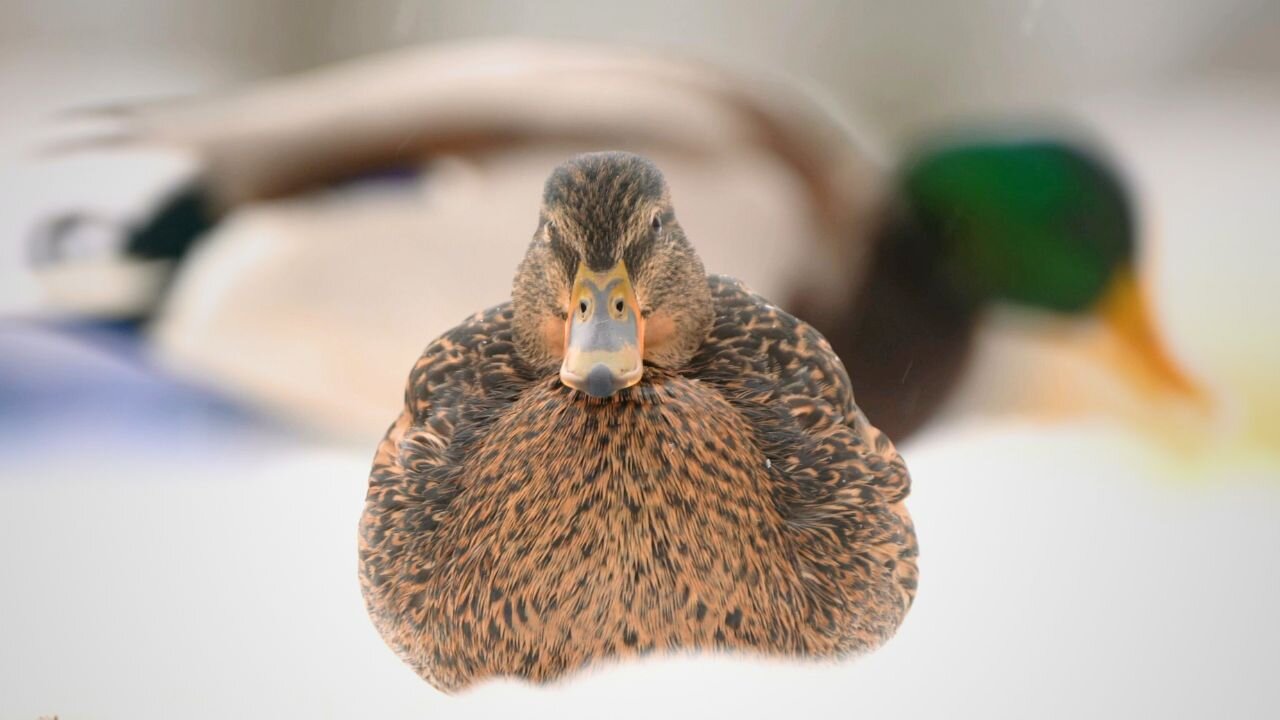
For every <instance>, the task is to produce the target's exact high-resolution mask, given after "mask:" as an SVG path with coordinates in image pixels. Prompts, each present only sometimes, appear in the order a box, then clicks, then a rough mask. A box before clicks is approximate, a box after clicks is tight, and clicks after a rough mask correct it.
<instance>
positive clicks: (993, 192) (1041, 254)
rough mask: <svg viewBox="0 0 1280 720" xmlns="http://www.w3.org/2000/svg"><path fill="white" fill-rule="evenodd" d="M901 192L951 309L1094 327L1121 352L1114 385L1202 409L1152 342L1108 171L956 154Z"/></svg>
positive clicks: (930, 161)
mask: <svg viewBox="0 0 1280 720" xmlns="http://www.w3.org/2000/svg"><path fill="white" fill-rule="evenodd" d="M901 187H902V195H903V198H904V199H905V201H906V202H907V204H908V205H909V206H910V211H911V214H912V216H913V217H914V218H915V219H916V221H917V222H919V223H920V224H921V225H922V226H923V227H922V229H923V230H924V232H923V233H922V234H920V235H919V238H921V239H922V240H923V242H927V243H929V244H930V245H931V247H929V248H928V249H926V250H925V252H926V253H927V254H929V255H931V256H932V257H933V258H934V259H935V260H934V270H935V272H937V274H938V275H939V277H938V278H937V280H938V281H940V282H941V283H942V284H944V285H946V286H948V287H950V288H952V289H953V290H954V292H955V296H956V297H958V298H962V299H963V301H964V302H967V303H969V304H971V305H972V306H975V307H976V306H981V305H985V304H990V303H1010V304H1013V305H1022V306H1026V307H1032V308H1039V309H1042V310H1048V311H1051V312H1056V313H1061V314H1066V315H1079V316H1089V315H1092V316H1094V317H1098V318H1100V319H1101V320H1102V321H1103V322H1104V323H1105V325H1106V326H1108V327H1109V328H1110V329H1111V332H1112V334H1113V335H1114V336H1115V337H1117V338H1118V339H1119V340H1120V342H1121V344H1122V346H1123V347H1124V348H1126V351H1125V352H1124V353H1123V355H1122V356H1120V357H1117V358H1116V359H1114V360H1110V361H1108V364H1111V365H1117V366H1118V367H1117V370H1118V371H1119V372H1120V374H1121V375H1122V376H1126V377H1128V378H1129V379H1130V380H1131V381H1132V382H1134V383H1135V384H1137V385H1139V386H1141V387H1144V388H1145V389H1147V390H1148V391H1151V392H1153V393H1157V394H1160V393H1168V394H1172V395H1176V396H1180V397H1192V398H1196V397H1198V393H1199V390H1198V388H1197V387H1196V385H1195V383H1194V382H1192V381H1191V380H1190V379H1189V378H1188V377H1187V376H1186V375H1185V374H1184V373H1183V371H1182V369H1181V368H1180V367H1179V365H1178V363H1177V362H1176V361H1175V360H1174V359H1173V358H1171V357H1170V355H1169V353H1168V352H1167V350H1166V348H1165V347H1164V345H1163V343H1162V342H1161V340H1160V333H1159V332H1158V331H1157V330H1156V324H1155V321H1154V314H1153V312H1152V311H1151V308H1150V306H1149V304H1148V300H1147V298H1146V295H1145V293H1144V292H1143V288H1142V286H1141V284H1140V283H1139V278H1138V273H1137V266H1138V261H1139V258H1138V253H1137V247H1136V242H1135V238H1136V237H1137V230H1136V228H1135V220H1134V217H1133V210H1132V208H1131V204H1130V201H1129V199H1128V195H1129V194H1128V192H1127V191H1126V190H1125V188H1124V186H1123V183H1122V181H1121V180H1120V178H1119V177H1117V176H1116V174H1115V173H1114V172H1113V171H1112V170H1111V169H1110V168H1109V166H1108V164H1107V163H1106V162H1104V161H1103V160H1101V159H1099V158H1096V157H1094V156H1093V155H1092V154H1090V153H1089V152H1086V151H1084V150H1082V149H1080V148H1078V147H1075V146H1073V145H1070V144H1067V143H1062V142H1055V141H1051V140H1036V139H1030V140H1020V139H1016V138H1011V139H1004V140H990V141H986V142H967V143H966V142H962V143H956V144H954V145H950V146H943V147H940V148H934V149H932V150H931V151H929V152H926V153H923V154H921V155H920V156H919V157H917V158H916V159H915V160H914V161H913V162H909V163H907V164H906V166H905V170H904V172H903V174H902V178H901Z"/></svg>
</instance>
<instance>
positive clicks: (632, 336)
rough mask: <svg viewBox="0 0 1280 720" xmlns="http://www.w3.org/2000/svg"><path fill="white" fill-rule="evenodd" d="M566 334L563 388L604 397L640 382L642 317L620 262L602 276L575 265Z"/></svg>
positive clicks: (642, 342) (584, 265)
mask: <svg viewBox="0 0 1280 720" xmlns="http://www.w3.org/2000/svg"><path fill="white" fill-rule="evenodd" d="M564 333H565V344H564V363H563V364H561V365H560V381H561V382H563V383H564V384H565V385H568V386H569V387H571V388H573V389H575V390H581V391H582V392H585V393H586V394H588V395H590V396H592V397H598V398H602V397H608V396H610V395H612V394H614V393H615V392H617V391H619V390H621V389H623V388H626V387H631V386H632V385H635V384H636V383H638V382H640V378H641V376H642V375H644V364H643V362H642V358H643V357H644V318H642V317H640V306H639V304H638V303H637V302H636V296H635V292H634V290H633V289H632V287H631V277H630V276H629V275H628V274H627V268H626V265H625V264H624V263H622V262H619V263H618V264H617V265H614V266H613V267H612V268H610V269H609V270H607V271H605V272H593V271H591V270H590V269H588V268H587V266H586V264H585V263H583V264H581V265H579V266H578V273H577V277H575V278H574V281H573V290H572V291H571V292H570V294H569V319H568V320H567V321H566V322H565V330H564Z"/></svg>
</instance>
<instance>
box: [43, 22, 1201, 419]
mask: <svg viewBox="0 0 1280 720" xmlns="http://www.w3.org/2000/svg"><path fill="white" fill-rule="evenodd" d="M458 68H465V70H464V71H462V72H459V71H458ZM619 89H625V91H624V92H618V90H619ZM353 96H356V97H360V96H363V97H362V98H360V100H358V101H353ZM603 98H608V100H607V101H603ZM374 107H376V108H377V112H376V113H375V112H370V111H369V110H368V108H374ZM94 114H96V115H99V116H102V117H104V118H105V119H107V120H109V121H111V122H112V123H113V126H112V127H111V130H110V131H109V132H108V133H106V134H104V135H102V136H99V137H97V138H93V137H90V138H85V139H82V140H81V141H80V142H78V143H71V144H70V147H71V148H73V149H83V148H84V147H85V146H89V147H92V146H93V145H95V144H97V143H126V144H129V145H132V146H142V147H146V146H165V147H171V148H178V149H181V150H184V151H188V152H190V153H192V154H193V155H194V156H195V157H196V158H198V161H199V165H198V167H199V170H198V172H197V174H196V175H195V176H194V177H193V178H191V179H189V180H187V181H185V182H184V183H183V184H182V185H180V186H179V187H178V188H177V189H175V190H174V191H172V192H171V193H170V195H169V196H168V197H166V198H165V199H164V200H163V201H161V202H160V203H159V205H158V207H156V208H155V209H154V210H153V211H151V213H150V214H149V215H147V216H144V217H143V218H141V219H140V220H139V221H137V224H136V225H135V226H134V227H132V228H129V229H121V231H122V232H124V234H125V238H124V240H123V242H122V243H121V244H120V245H119V246H118V248H119V249H118V252H115V254H114V257H108V258H106V260H107V262H108V263H113V264H116V265H124V266H126V267H130V268H133V269H134V270H140V269H141V268H150V272H146V271H143V272H130V273H128V274H126V275H122V277H124V278H125V286H124V287H121V288H120V291H119V292H120V297H121V298H123V299H124V300H122V301H121V302H117V303H114V304H105V303H101V302H100V300H99V298H97V297H96V296H90V298H89V302H91V303H92V302H93V301H94V300H99V302H100V304H99V306H98V307H96V308H95V307H92V306H88V307H85V308H84V309H85V310H87V311H89V312H90V313H93V312H95V311H96V312H97V313H99V314H113V315H116V316H125V317H129V318H132V319H141V320H156V324H155V327H154V328H153V330H154V337H155V338H156V340H157V342H158V343H159V347H160V348H161V351H162V352H163V353H164V354H165V355H166V357H168V358H169V359H170V364H171V365H172V366H174V367H175V368H180V369H181V370H182V371H183V372H187V373H193V372H194V373H199V374H201V375H202V376H203V377H204V378H205V379H206V380H213V381H214V382H217V383H223V384H225V385H226V386H227V387H229V388H230V389H232V390H234V391H238V392H239V393H240V394H242V395H245V396H247V397H249V398H252V399H253V400H254V401H255V402H257V403H259V404H261V405H264V406H266V407H268V408H270V409H272V410H274V411H276V412H280V413H282V414H285V415H287V416H289V417H293V418H301V419H305V420H306V421H307V422H310V423H312V424H315V425H318V426H320V427H322V428H325V429H329V430H337V431H339V432H342V433H345V434H348V435H351V436H356V435H357V434H359V433H361V431H364V432H365V433H367V431H368V429H369V428H371V427H375V426H376V424H375V423H374V422H373V418H376V417H380V416H383V415H385V413H386V411H387V408H386V406H387V404H388V400H387V393H386V391H385V389H386V388H387V387H392V386H394V384H395V382H396V380H397V378H398V376H399V375H400V374H402V373H403V365H404V358H405V357H411V354H412V352H413V351H414V348H416V347H417V346H418V345H420V344H421V342H422V337H424V336H426V337H430V336H433V335H434V334H435V333H438V332H440V331H441V330H443V329H444V327H445V326H446V325H447V323H448V322H450V321H451V320H450V318H453V317H461V316H462V315H465V314H466V312H467V311H466V308H468V307H472V308H474V307H483V306H487V305H489V304H492V303H494V302H496V301H497V300H499V299H500V298H502V297H503V293H504V284H505V282H506V281H507V280H508V279H507V278H503V277H494V278H483V279H475V278H468V279H467V282H465V283H459V278H458V277H457V275H456V269H457V268H458V267H459V266H460V265H461V264H462V263H463V262H464V256H465V255H468V254H473V253H475V252H477V250H480V251H482V252H483V253H485V254H486V255H497V256H500V257H505V256H507V255H514V252H515V246H516V243H513V242H512V241H511V239H512V238H518V237H521V236H522V234H524V229H523V228H522V227H521V226H520V225H519V218H521V217H524V216H526V215H527V212H521V211H522V210H527V208H525V207H524V206H525V205H527V204H528V199H527V198H528V197H531V196H533V193H532V192H531V191H529V188H530V187H533V183H535V182H536V177H537V175H538V173H539V172H541V171H542V170H544V169H545V167H546V166H548V164H552V165H553V164H554V163H555V162H556V158H557V157H560V156H562V155H564V154H566V153H573V152H579V151H589V150H594V149H600V148H612V147H621V148H624V149H629V150H635V151H639V152H645V153H648V154H651V155H657V156H658V157H659V160H660V162H662V164H663V166H664V167H667V168H670V169H669V170H668V174H674V175H675V176H676V179H675V180H673V182H675V183H676V184H677V187H680V186H681V185H683V186H684V187H686V188H689V189H691V190H694V189H696V192H689V193H688V194H690V195H692V196H693V202H692V203H690V204H691V205H692V207H690V208H689V209H687V210H682V214H685V215H688V216H691V218H690V219H691V222H692V223H693V227H695V228H698V229H699V231H700V232H699V240H700V242H701V244H702V245H704V246H706V247H708V249H709V251H710V252H711V253H713V255H712V258H713V267H717V268H721V269H723V270H724V271H725V272H739V273H740V274H743V275H745V276H747V277H750V278H751V279H752V281H753V283H754V284H755V285H756V286H757V287H759V289H760V291H761V292H764V293H766V294H768V295H770V296H775V297H783V298H790V300H789V302H788V303H787V305H788V309H790V310H791V311H792V312H794V313H795V314H797V315H799V316H800V317H805V318H810V319H811V321H812V322H814V323H815V325H816V326H817V327H818V328H819V329H820V330H821V331H823V332H824V333H825V334H826V335H827V336H828V337H829V338H830V339H831V341H832V342H833V344H834V345H835V346H836V348H837V350H838V352H839V353H840V355H841V357H842V358H843V359H844V361H845V363H846V365H847V366H848V368H849V370H850V375H851V377H852V378H853V382H854V385H855V392H856V393H857V396H858V398H859V400H860V403H861V404H862V406H863V407H865V408H866V411H867V412H868V413H869V414H871V415H872V416H873V417H876V418H877V419H878V420H877V421H878V422H880V423H882V424H884V425H885V427H886V431H887V432H889V433H891V435H892V436H894V437H899V438H904V439H905V437H906V436H908V435H909V434H910V433H912V432H914V431H915V430H917V429H919V428H920V427H921V426H922V425H924V424H925V423H926V422H927V421H928V420H929V419H930V418H931V417H932V416H933V415H934V414H935V413H937V412H939V410H940V409H941V408H943V407H944V406H945V403H946V401H947V399H948V398H950V397H952V395H953V394H954V393H955V392H956V389H957V386H958V384H960V383H962V382H963V381H964V379H965V375H966V371H968V370H969V369H970V367H969V358H970V354H971V352H972V345H973V342H974V334H975V332H976V331H977V330H978V327H979V324H980V323H981V322H983V321H984V320H986V321H989V317H988V316H987V314H986V313H985V312H984V311H985V310H986V309H987V308H988V307H989V306H991V305H993V304H998V303H1004V304H1006V305H1012V306H1016V307H1022V308H1031V309H1035V310H1039V311H1044V312H1047V313H1056V314H1057V315H1059V316H1062V317H1078V318H1081V319H1082V322H1084V321H1094V320H1102V321H1104V322H1105V323H1106V324H1107V325H1108V327H1109V330H1110V331H1111V337H1108V338H1107V339H1106V341H1105V342H1103V343H1101V345H1099V343H1098V342H1095V341H1094V339H1093V338H1081V339H1080V340H1079V341H1078V342H1076V343H1073V345H1080V346H1082V348H1076V349H1078V350H1081V355H1082V356H1088V355H1092V356H1096V357H1093V358H1092V359H1093V360H1096V361H1098V362H1097V365H1098V367H1097V368H1095V371H1097V372H1102V373H1104V374H1114V375H1115V376H1116V379H1117V381H1118V382H1119V384H1120V385H1122V386H1126V387H1129V388H1131V389H1134V390H1135V391H1136V392H1138V393H1139V395H1140V397H1141V398H1142V400H1143V401H1148V400H1154V401H1156V404H1160V405H1165V404H1168V403H1166V402H1164V401H1168V400H1173V399H1178V400H1186V399H1188V398H1197V399H1199V400H1203V399H1204V398H1202V397H1198V394H1197V390H1196V388H1195V386H1194V385H1193V383H1192V382H1191V381H1190V380H1189V379H1188V377H1187V375H1186V373H1185V372H1184V371H1183V370H1182V368H1181V365H1180V362H1179V361H1178V360H1177V359H1174V358H1172V357H1170V356H1169V353H1168V350H1167V349H1166V348H1165V347H1164V341H1163V340H1162V339H1161V336H1160V333H1159V331H1158V330H1157V328H1156V326H1155V325H1154V316H1153V315H1152V312H1151V308H1150V307H1149V301H1148V296H1149V294H1150V291H1149V289H1148V288H1146V287H1144V278H1143V275H1142V273H1141V267H1140V264H1139V263H1140V261H1141V254H1140V252H1139V248H1138V245H1139V241H1138V238H1137V223H1136V218H1135V212H1134V209H1133V207H1132V200H1131V198H1130V196H1129V191H1128V189H1127V188H1126V187H1125V185H1124V182H1123V180H1122V179H1121V178H1120V177H1119V175H1118V172H1117V170H1115V169H1114V168H1113V167H1112V166H1111V163H1110V161H1109V160H1107V159H1106V158H1104V157H1103V156H1102V155H1101V151H1100V150H1099V149H1095V148H1094V147H1093V146H1092V145H1091V144H1090V143H1089V142H1088V141H1087V140H1085V139H1080V138H1073V137H1070V136H1069V135H1067V134H1066V132H1065V131H1064V132H1063V135H1064V137H1060V138H1059V137H1055V136H1053V135H1051V134H1046V132H1045V131H1040V130H1038V129H1035V128H1030V127H1029V128H1027V129H1025V130H1024V129H1020V128H1016V127H1014V128H999V127H991V128H976V129H973V130H970V131H968V133H967V134H966V135H965V136H963V137H961V136H959V135H958V134H953V135H955V136H954V137H949V138H946V139H936V140H929V141H925V142H924V143H922V145H921V147H920V149H918V150H915V151H911V152H909V153H908V154H907V156H906V159H905V160H904V161H903V162H901V163H894V162H892V161H890V162H888V163H885V162H883V161H878V160H876V159H874V158H875V155H874V152H873V148H869V147H867V146H866V143H865V142H860V141H859V138H858V137H857V136H856V134H855V133H854V132H853V131H852V130H851V129H850V126H849V125H848V123H847V120H846V119H845V118H843V117H841V116H839V115H837V114H835V113H834V112H832V111H831V110H830V105H829V103H826V102H824V101H823V100H822V99H821V98H819V97H817V96H815V95H814V94H813V93H806V92H804V91H802V90H800V89H799V88H797V87H795V85H794V84H793V83H792V84H789V83H787V82H785V81H784V79H782V78H777V77H770V76H768V75H764V76H761V75H760V74H758V73H757V74H755V75H748V74H746V73H743V72H742V71H740V70H734V69H731V68H728V67H724V66H720V65H715V64H711V63H708V62H703V61H695V60H691V59H680V58H679V57H672V56H671V55H670V54H669V53H666V54H658V53H653V52H645V51H643V50H640V49H611V48H606V47H603V46H592V45H583V44H576V45H575V44H566V43H558V44H550V43H544V44H537V43H532V42H490V43H479V44H471V45H459V46H456V47H453V48H447V49H439V48H432V49H429V50H423V51H410V52H402V53H399V54H397V55H392V56H388V57H384V58H375V59H372V60H365V61H361V62H358V63H355V64H352V65H350V66H346V67H338V68H334V69H327V70H322V71H320V72H317V73H312V74H309V75H305V76H301V77H297V78H290V79H286V80H284V81H279V82H275V83H271V84H266V85H262V86H259V87H256V88H254V89H252V90H251V91H249V92H246V93H240V94H233V95H231V96H229V97H222V98H214V99H211V100H205V101H200V100H196V101H188V102H168V103H158V104H155V105H134V106H116V107H107V108H102V109H99V110H97V111H94ZM1029 132H1031V133H1036V134H1033V135H1029V136H1022V135H1019V134H1018V133H1023V134H1025V133H1029ZM713 187H714V188H720V189H721V190H722V191H721V192H708V191H707V189H709V188H713ZM730 191H732V192H730ZM744 201H747V202H744ZM93 228H94V225H93V223H92V218H88V217H83V216H77V215H75V214H71V215H67V216H61V217H58V218H57V219H56V220H54V221H53V222H51V223H49V224H48V225H47V226H46V228H45V235H44V236H43V237H42V238H40V239H39V243H40V244H39V246H38V247H39V250H40V257H41V258H42V259H44V260H45V263H44V265H43V272H44V274H45V276H46V278H47V280H48V281H49V286H50V287H51V288H52V289H54V290H55V291H62V292H63V293H64V295H63V296H62V297H63V299H64V301H65V302H67V303H68V304H69V306H71V307H74V306H75V305H76V304H77V303H78V302H81V298H82V297H83V288H84V283H82V282H78V281H77V282H74V283H67V282H66V281H65V280H63V276H64V275H66V274H68V266H71V267H70V272H71V273H75V272H76V268H75V265H76V264H77V261H78V259H77V258H76V257H74V256H71V257H70V258H67V256H66V254H65V252H64V251H63V250H62V247H63V246H64V245H68V244H72V243H74V242H75V235H76V234H77V233H79V232H83V231H84V230H86V229H93ZM459 234H465V235H466V236H467V238H468V241H469V242H468V243H467V244H466V250H465V252H463V253H462V256H458V254H457V253H458V251H457V250H454V249H451V246H452V245H453V243H451V242H450V239H451V238H453V237H457V236H458V235H459ZM202 246H204V247H202ZM353 247H358V248H359V255H360V263H359V264H358V265H353V264H352V263H351V261H350V255H351V252H352V248H353ZM268 249H269V250H268ZM264 250H266V252H264ZM60 253H61V254H60ZM193 253H194V255H193ZM450 253H453V254H454V256H450ZM189 257H194V258H195V260H194V261H193V262H191V263H187V264H184V261H185V260H187V259H188V258H189ZM60 258H67V259H65V260H60ZM96 259H97V260H99V261H101V260H102V258H101V257H99V258H96ZM180 266H181V267H180ZM366 269H367V270H366ZM117 272H118V270H117ZM175 275H176V282H177V284H176V286H175V285H173V284H171V283H170V280H171V279H173V276H175ZM73 277H76V276H75V275H73ZM477 280H478V281H477ZM424 283H426V284H429V285H430V286H431V287H432V288H433V290H434V292H431V293H422V292H420V288H421V287H422V286H423V284H424ZM138 285H145V287H146V288H149V289H150V291H151V292H150V293H148V292H147V291H146V290H143V289H140V288H138V287H137V286H138ZM94 292H95V293H97V292H100V290H99V289H97V288H95V289H94ZM284 316H288V317H289V318H291V319H290V321H289V322H288V323H284V322H281V320H282V319H283V317H284ZM282 325H283V326H287V327H288V328H289V329H288V330H287V331H282V330H281V326H282ZM1064 332H1065V331H1064ZM1107 343H1110V344H1107ZM1090 344H1092V345H1094V346H1092V347H1084V346H1087V345H1090ZM246 346H251V347H254V348H257V349H258V350H259V352H255V353H245V352H243V348H244V347H246ZM356 349H358V352H357V350H356ZM298 353H304V354H305V355H306V357H299V356H298ZM1054 383H1055V384H1057V385H1059V386H1061V387H1062V388H1063V390H1061V391H1059V390H1053V389H1052V388H1049V389H1046V388H1045V387H1043V386H1042V385H1038V384H1031V385H1027V386H1022V385H1020V384H1018V383H1011V384H1010V385H1009V386H1007V387H1006V388H1004V389H1003V390H1001V391H1000V392H996V393H988V400H987V401H986V402H983V403H977V404H976V405H975V406H974V407H971V408H965V409H963V410H962V412H963V411H969V412H973V411H977V410H982V409H992V408H1001V409H1004V410H1016V411H1017V412H1020V413H1033V412H1040V411H1045V412H1052V413H1056V414H1059V415H1060V414H1061V413H1062V412H1063V411H1064V409H1065V408H1066V407H1075V408H1077V409H1079V408H1081V407H1088V406H1089V403H1088V398H1090V396H1094V397H1095V402H1094V405H1093V408H1094V409H1096V408H1097V407H1098V406H1099V405H1104V406H1105V405H1107V404H1109V402H1110V401H1103V400H1101V399H1100V398H1103V397H1105V395H1106V392H1109V391H1110V390H1109V389H1107V391H1106V392H1104V391H1103V390H1101V389H1099V388H1095V387H1092V386H1090V385H1089V384H1088V383H1083V384H1082V383H1081V382H1079V381H1073V380H1072V379H1071V378H1069V377H1068V378H1061V377H1059V378H1056V379H1055V380H1054ZM1073 383H1074V387H1071V386H1072V385H1073ZM1068 387H1070V389H1069V390H1068V389H1066V388H1068ZM1066 397H1072V398H1075V399H1074V400H1073V401H1071V402H1065V403H1064V402H1063V398H1066ZM1199 409H1201V410H1203V409H1204V408H1203V407H1200V408H1199ZM1130 419H1132V418H1130ZM361 437H362V439H367V437H364V436H361Z"/></svg>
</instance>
